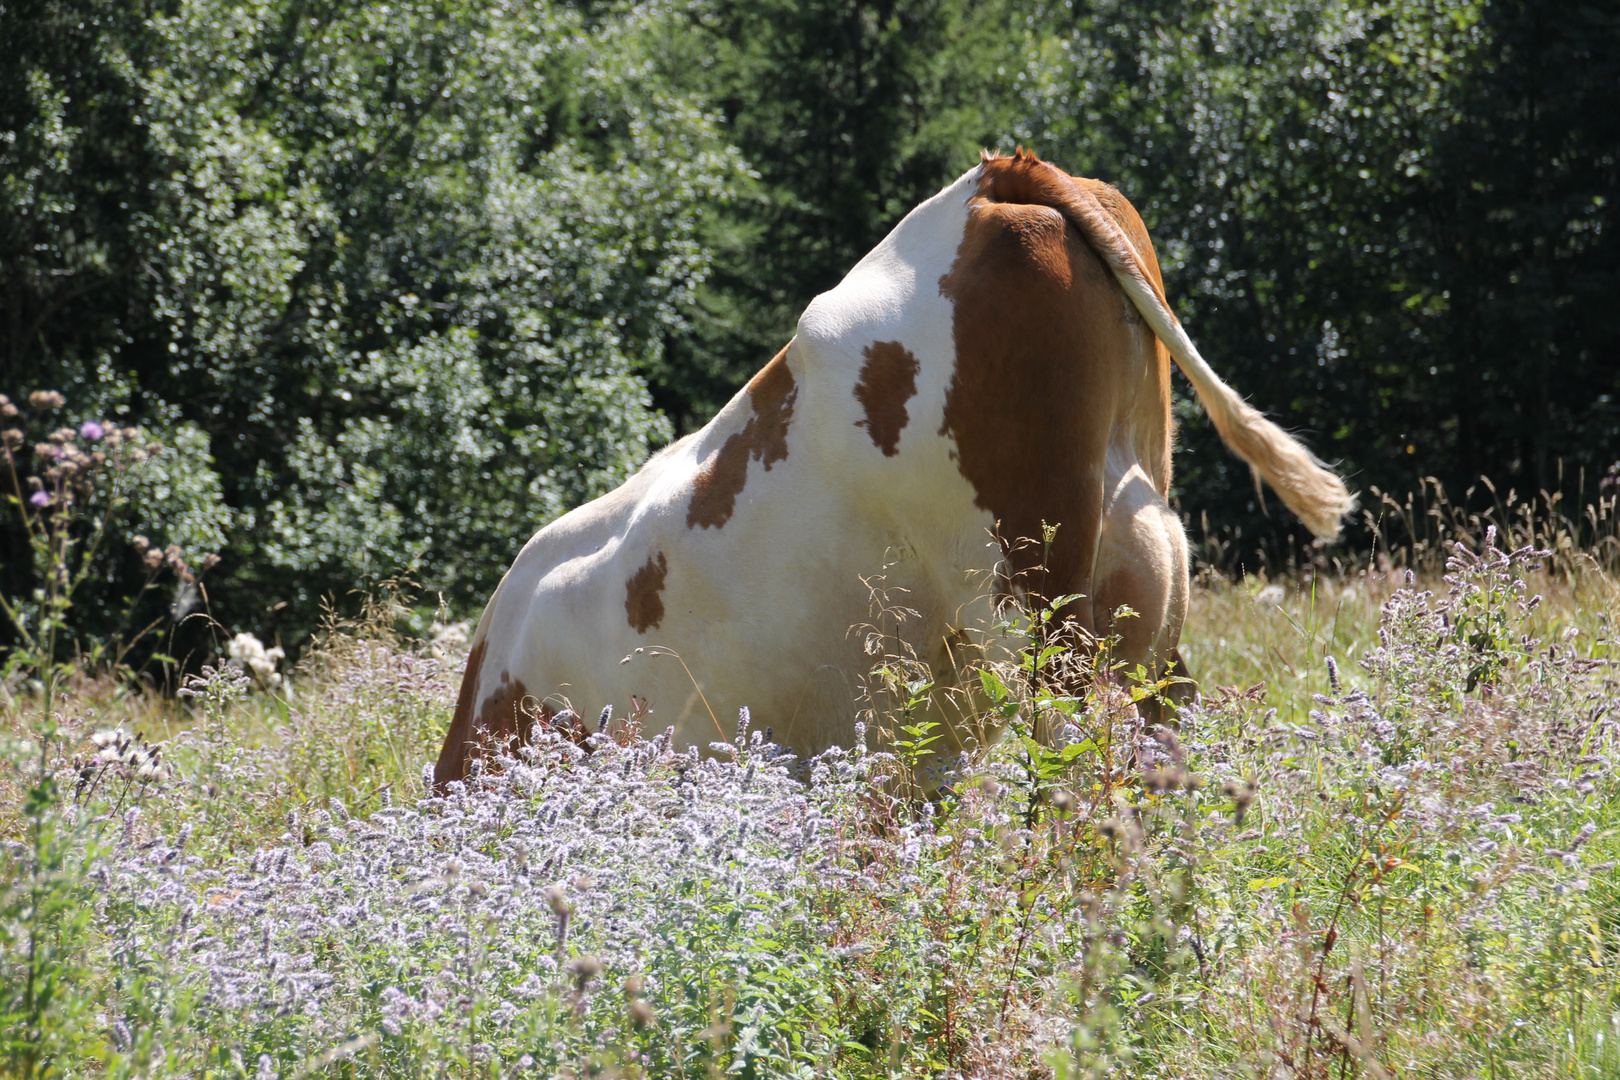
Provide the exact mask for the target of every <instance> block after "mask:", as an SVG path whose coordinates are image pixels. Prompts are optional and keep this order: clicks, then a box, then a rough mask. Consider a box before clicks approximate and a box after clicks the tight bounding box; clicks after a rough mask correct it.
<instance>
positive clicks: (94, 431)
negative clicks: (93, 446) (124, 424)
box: [79, 420, 107, 442]
mask: <svg viewBox="0 0 1620 1080" xmlns="http://www.w3.org/2000/svg"><path fill="white" fill-rule="evenodd" d="M105 434H107V429H106V428H104V427H102V426H101V425H100V424H98V423H96V422H95V421H94V420H86V421H85V422H84V423H82V424H80V425H79V437H80V438H81V439H85V440H87V441H89V442H96V441H97V440H99V439H100V438H101V437H102V436H103V435H105Z"/></svg>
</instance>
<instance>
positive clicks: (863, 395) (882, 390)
mask: <svg viewBox="0 0 1620 1080" xmlns="http://www.w3.org/2000/svg"><path fill="white" fill-rule="evenodd" d="M861 355H862V356H864V357H865V358H866V363H864V364H862V365H861V377H860V381H859V382H857V383H856V384H855V399H856V400H857V401H859V402H860V403H861V408H862V409H864V410H865V411H866V419H865V420H857V421H855V423H856V424H857V425H858V426H860V427H864V428H866V433H867V434H868V435H870V436H871V437H872V445H873V446H875V447H877V448H878V449H880V450H882V451H883V456H884V457H894V456H895V455H896V454H898V453H899V452H900V432H901V431H902V430H904V429H905V426H906V423H907V421H909V420H910V419H911V418H910V416H909V415H907V413H906V402H908V401H910V400H911V398H912V397H913V396H915V394H916V393H917V372H918V371H919V370H921V366H920V365H919V364H918V363H917V358H916V357H915V356H913V355H911V353H910V352H908V351H907V350H906V347H905V346H904V345H901V344H900V343H899V342H898V341H879V342H875V343H873V344H871V345H868V346H867V347H866V348H865V349H863V350H861Z"/></svg>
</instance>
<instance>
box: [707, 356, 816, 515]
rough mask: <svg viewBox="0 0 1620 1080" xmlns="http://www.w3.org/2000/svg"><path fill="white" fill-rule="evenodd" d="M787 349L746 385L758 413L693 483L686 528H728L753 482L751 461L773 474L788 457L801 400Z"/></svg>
mask: <svg viewBox="0 0 1620 1080" xmlns="http://www.w3.org/2000/svg"><path fill="white" fill-rule="evenodd" d="M791 347H792V345H791V343H789V345H788V346H786V347H784V348H783V349H782V351H781V352H779V353H777V354H776V357H775V359H773V360H772V361H771V362H770V363H768V364H766V365H765V367H764V368H762V369H761V370H760V372H759V374H757V375H755V376H754V377H753V379H751V380H750V381H749V383H748V386H747V387H746V389H747V391H748V399H749V403H750V404H751V406H752V407H753V411H754V415H753V416H751V417H749V418H748V423H747V425H746V426H744V427H743V429H742V430H741V431H738V432H735V433H733V434H732V435H731V436H730V437H729V438H727V439H726V441H725V443H724V445H722V446H721V447H720V450H719V452H718V453H716V454H715V455H714V457H713V458H712V459H711V460H710V461H709V463H708V464H707V465H705V466H704V467H703V469H702V471H700V472H699V473H698V474H697V477H696V478H695V479H694V480H693V482H692V501H691V502H690V503H688V504H687V508H686V527H687V528H688V529H690V528H693V527H695V526H698V525H701V526H703V527H704V528H705V529H707V528H709V527H710V526H711V525H712V526H714V527H715V528H717V529H719V528H723V527H724V526H725V524H726V522H727V521H729V520H731V515H732V512H733V511H734V510H735V509H736V506H737V496H738V495H741V494H742V491H743V488H744V487H745V486H746V485H747V483H748V462H749V461H750V460H753V461H758V462H760V463H762V464H763V465H764V466H765V469H766V471H767V472H768V471H769V470H770V468H771V466H772V465H773V464H775V463H776V462H778V461H783V460H785V459H786V458H787V456H788V446H787V433H788V425H789V424H791V423H792V422H793V403H794V401H795V400H796V399H797V398H798V396H799V387H798V384H797V383H796V382H795V381H794V378H793V372H792V371H790V370H788V366H787V351H788V348H791Z"/></svg>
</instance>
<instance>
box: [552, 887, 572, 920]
mask: <svg viewBox="0 0 1620 1080" xmlns="http://www.w3.org/2000/svg"><path fill="white" fill-rule="evenodd" d="M546 903H547V904H550V905H551V913H552V914H553V915H555V916H557V917H558V918H559V919H561V918H566V917H567V916H568V913H569V912H571V911H573V910H574V906H573V905H572V904H570V903H569V902H568V894H567V893H566V892H564V891H563V887H562V886H561V885H553V886H552V887H551V888H549V889H547V890H546Z"/></svg>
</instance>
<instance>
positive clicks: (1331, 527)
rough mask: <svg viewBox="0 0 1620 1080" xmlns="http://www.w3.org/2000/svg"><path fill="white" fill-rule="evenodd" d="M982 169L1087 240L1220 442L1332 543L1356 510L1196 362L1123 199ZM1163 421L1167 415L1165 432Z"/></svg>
mask: <svg viewBox="0 0 1620 1080" xmlns="http://www.w3.org/2000/svg"><path fill="white" fill-rule="evenodd" d="M984 165H985V180H984V182H983V185H984V187H986V188H989V189H991V190H993V191H995V192H996V193H998V194H1002V193H1005V194H1007V195H1013V196H1016V197H1017V198H1020V199H1025V200H1033V201H1038V202H1039V203H1040V204H1041V205H1045V206H1050V207H1053V208H1054V209H1056V210H1058V211H1060V212H1061V213H1062V214H1063V216H1064V218H1065V219H1066V220H1067V221H1068V222H1069V223H1070V224H1072V225H1073V226H1074V227H1075V228H1076V229H1077V230H1078V231H1079V232H1080V234H1081V235H1082V236H1084V237H1085V240H1086V242H1087V243H1088V244H1090V245H1091V247H1092V248H1093V249H1094V250H1095V251H1096V252H1097V254H1098V255H1100V256H1101V257H1102V258H1103V259H1104V260H1105V261H1106V262H1107V264H1108V266H1109V268H1110V270H1111V271H1112V272H1113V274H1114V275H1115V277H1116V279H1117V280H1118V281H1119V283H1120V285H1121V287H1122V288H1123V289H1124V290H1125V291H1126V293H1127V294H1128V295H1129V296H1130V299H1131V303H1132V305H1133V306H1134V307H1135V308H1136V310H1137V311H1138V312H1139V313H1140V316H1141V318H1143V319H1144V320H1145V321H1146V322H1147V323H1148V324H1149V326H1150V328H1151V329H1152V331H1153V333H1154V335H1155V336H1156V337H1157V338H1158V339H1159V341H1160V343H1161V344H1162V345H1163V346H1164V347H1165V348H1166V349H1167V350H1168V352H1169V353H1170V354H1171V355H1173V356H1174V357H1175V360H1176V363H1177V365H1178V366H1179V367H1180V368H1181V370H1182V373H1183V374H1185V375H1186V376H1187V379H1188V380H1189V381H1190V382H1191V383H1192V384H1193V389H1194V390H1196V391H1197V393H1198V400H1199V401H1200V402H1201V403H1202V404H1203V406H1204V409H1205V411H1206V412H1207V413H1208V414H1209V417H1210V420H1211V421H1212V422H1213V423H1214V424H1215V429H1216V430H1217V431H1218V432H1220V435H1221V439H1222V441H1223V442H1225V443H1226V445H1227V446H1228V447H1229V448H1230V449H1231V450H1232V451H1233V452H1234V453H1236V454H1237V455H1238V456H1239V457H1241V458H1242V459H1243V460H1244V461H1246V462H1248V463H1249V464H1250V465H1251V466H1252V467H1253V468H1254V470H1255V472H1256V474H1257V476H1260V477H1264V478H1265V480H1266V482H1267V483H1269V484H1270V485H1271V486H1272V489H1273V490H1275V491H1276V492H1277V494H1278V495H1279V496H1280V497H1281V498H1282V500H1283V502H1284V503H1285V504H1286V505H1287V506H1288V508H1289V509H1290V510H1292V511H1294V513H1296V514H1297V515H1299V518H1300V520H1301V521H1303V522H1304V523H1305V525H1306V526H1307V527H1308V528H1310V530H1311V531H1312V532H1314V533H1315V534H1316V535H1317V536H1320V537H1324V538H1328V539H1331V538H1333V537H1336V536H1338V535H1339V524H1340V521H1341V520H1342V519H1343V517H1344V515H1346V514H1347V513H1349V512H1350V511H1351V510H1352V509H1354V507H1355V496H1354V495H1353V494H1351V492H1350V491H1349V490H1348V489H1347V488H1346V487H1345V486H1344V482H1343V481H1342V480H1340V479H1339V477H1338V476H1336V475H1335V474H1334V473H1333V471H1332V470H1331V469H1329V468H1328V467H1327V466H1325V465H1324V464H1323V463H1322V462H1321V461H1320V460H1318V459H1317V457H1316V456H1315V455H1314V454H1312V453H1311V452H1310V451H1309V450H1307V449H1306V448H1305V447H1304V445H1302V444H1301V443H1300V442H1299V441H1298V440H1297V439H1295V438H1294V437H1293V436H1291V435H1289V434H1288V433H1287V432H1286V431H1284V430H1283V429H1282V428H1280V427H1278V426H1277V425H1276V424H1274V423H1272V422H1271V421H1270V420H1267V419H1266V418H1265V417H1264V416H1262V415H1261V414H1260V412H1259V410H1257V409H1255V408H1254V407H1253V406H1252V405H1250V404H1249V403H1248V402H1246V401H1244V400H1243V398H1242V397H1241V396H1240V395H1239V394H1238V393H1237V392H1236V391H1235V390H1233V389H1232V388H1231V387H1230V386H1228V385H1226V383H1225V382H1223V381H1222V380H1221V378H1220V376H1218V375H1216V374H1215V372H1214V371H1213V370H1212V369H1211V368H1210V367H1209V365H1208V364H1207V363H1205V362H1204V359H1203V358H1202V357H1201V356H1199V355H1198V350H1197V348H1196V347H1195V346H1194V345H1193V343H1192V341H1191V340H1190V339H1189V338H1188V337H1187V335H1186V332H1185V331H1183V330H1182V328H1181V324H1180V322H1179V321H1178V320H1177V319H1176V317H1175V313H1174V312H1173V311H1171V310H1170V305H1169V302H1168V301H1167V300H1166V298H1165V294H1164V282H1163V280H1162V279H1161V278H1160V276H1159V271H1158V264H1157V262H1156V261H1155V259H1154V257H1153V245H1152V243H1151V242H1150V241H1149V240H1148V238H1147V232H1146V230H1145V229H1143V228H1141V221H1140V219H1139V218H1137V217H1136V213H1135V211H1134V210H1131V209H1130V204H1129V203H1128V202H1127V201H1126V200H1125V199H1124V197H1123V196H1121V195H1120V194H1119V192H1117V191H1115V190H1114V189H1113V188H1111V187H1108V186H1107V185H1106V184H1100V183H1099V182H1098V181H1095V180H1086V179H1083V178H1078V177H1071V176H1068V175H1067V174H1065V173H1063V172H1062V171H1061V170H1059V169H1056V168H1054V167H1053V166H1051V165H1048V164H1046V163H1045V162H1043V161H1041V160H1040V159H1039V158H1037V157H1036V156H1035V155H1034V154H1032V153H1027V152H1026V151H1024V150H1023V149H1022V148H1020V149H1019V151H1018V153H1017V154H1016V155H1014V156H1013V157H1011V158H995V157H990V156H986V158H985V163H984ZM1166 404H1167V406H1168V400H1167V403H1166ZM1168 419H1169V417H1168V412H1166V424H1167V425H1168ZM1167 430H1168V428H1167ZM1167 445H1168V444H1167ZM1166 475H1168V473H1166Z"/></svg>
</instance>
